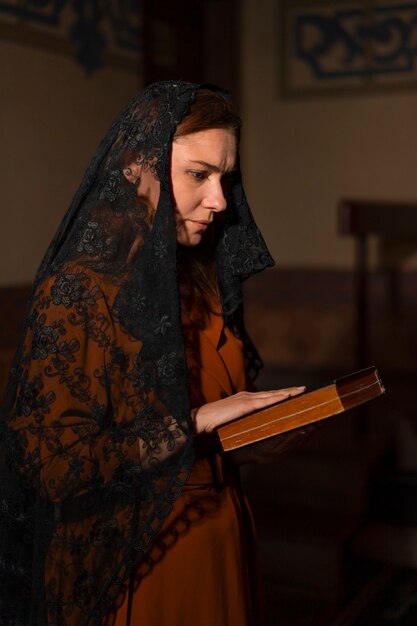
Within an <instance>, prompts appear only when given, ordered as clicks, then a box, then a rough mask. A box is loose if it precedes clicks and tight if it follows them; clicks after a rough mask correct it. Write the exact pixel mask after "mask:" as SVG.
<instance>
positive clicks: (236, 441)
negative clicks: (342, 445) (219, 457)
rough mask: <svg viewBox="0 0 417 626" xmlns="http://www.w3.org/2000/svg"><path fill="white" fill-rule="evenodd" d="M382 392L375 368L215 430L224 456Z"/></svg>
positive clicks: (315, 420)
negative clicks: (229, 451) (224, 453)
mask: <svg viewBox="0 0 417 626" xmlns="http://www.w3.org/2000/svg"><path fill="white" fill-rule="evenodd" d="M384 391H385V389H384V386H383V384H382V382H381V379H380V378H379V375H378V371H377V370H376V368H375V367H368V368H366V369H364V370H360V371H359V372H355V373H354V374H350V375H349V376H344V377H343V378H339V379H337V380H335V382H334V383H333V385H328V386H327V387H321V388H320V389H316V390H314V391H310V392H307V393H304V394H302V395H300V396H295V397H293V398H289V399H288V400H284V402H279V403H277V404H273V405H272V406H269V407H267V408H266V409H261V410H260V411H255V412H254V413H250V414H249V415H244V416H243V417H239V418H238V419H236V420H233V421H232V422H229V423H227V424H224V425H223V426H220V427H219V428H218V429H217V434H218V436H219V439H220V443H221V446H222V448H223V450H224V451H225V452H227V451H228V450H234V449H235V448H241V447H243V446H246V445H248V444H250V443H255V442H256V441H261V440H262V439H267V438H268V437H274V436H275V435H279V434H281V433H285V432H287V431H289V430H294V429H296V428H301V427H302V426H306V425H308V424H312V423H314V422H318V421H319V420H323V419H326V418H327V417H331V416H332V415H337V414H338V413H343V412H344V411H347V410H348V409H353V408H354V407H356V406H359V405H360V404H363V403H364V402H368V401H369V400H373V399H374V398H377V397H378V396H380V395H381V394H383V393H384Z"/></svg>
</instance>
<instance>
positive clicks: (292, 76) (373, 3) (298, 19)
mask: <svg viewBox="0 0 417 626" xmlns="http://www.w3.org/2000/svg"><path fill="white" fill-rule="evenodd" d="M283 2H284V12H283V15H282V17H283V27H284V28H283V40H284V49H283V63H284V67H283V79H284V91H286V93H287V94H291V92H293V93H296V92H297V91H299V92H301V91H317V90H320V91H323V90H324V91H331V90H333V91H335V90H345V89H349V90H363V89H368V90H369V89H370V88H371V89H373V90H374V89H376V88H378V87H380V88H387V87H393V86H394V85H395V86H397V87H398V86H405V85H407V86H410V85H411V84H413V85H417V1H416V2H408V3H406V2H399V3H395V2H392V1H391V2H386V0H385V1H384V0H380V1H378V0H356V1H346V2H343V3H341V2H340V0H332V1H327V2H315V1H314V0H313V1H311V0H310V2H306V1H304V2H300V1H297V0H283Z"/></svg>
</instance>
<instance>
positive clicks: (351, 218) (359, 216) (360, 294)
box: [338, 199, 417, 368]
mask: <svg viewBox="0 0 417 626" xmlns="http://www.w3.org/2000/svg"><path fill="white" fill-rule="evenodd" d="M338 232H339V233H340V234H341V235H350V236H352V237H354V239H355V248H356V249H355V274H356V281H355V317H356V320H355V327H356V328H355V361H356V365H357V366H358V368H359V367H364V366H366V365H369V358H370V341H369V325H368V321H369V318H368V313H369V274H370V267H369V243H370V237H371V236H377V237H378V239H379V243H380V258H379V264H380V266H382V268H383V269H384V271H385V272H386V274H387V280H388V288H389V307H390V311H391V313H392V314H394V315H395V314H396V313H397V312H398V305H399V298H398V273H399V269H400V264H401V261H403V260H404V258H405V257H406V256H407V255H408V254H409V253H410V252H411V251H416V250H417V203H412V202H409V203H406V202H385V201H384V202H379V201H370V200H353V199H343V200H341V201H340V202H339V205H338ZM395 244H399V245H398V246H397V253H396V254H395V253H393V250H395Z"/></svg>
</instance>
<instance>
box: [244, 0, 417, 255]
mask: <svg viewBox="0 0 417 626" xmlns="http://www.w3.org/2000/svg"><path fill="white" fill-rule="evenodd" d="M242 7H243V15H242V64H241V68H242V70H241V71H242V112H243V118H244V123H245V126H244V133H243V136H244V143H243V146H242V150H243V167H244V172H245V181H246V187H247V192H248V195H249V200H250V201H251V204H252V206H253V209H254V212H255V213H256V216H257V219H258V222H259V225H260V226H261V229H262V230H263V231H264V232H265V233H266V239H267V242H268V244H269V245H270V248H271V251H272V253H273V255H274V257H275V258H276V260H277V261H278V262H279V264H280V265H285V266H289V267H297V266H301V267H306V266H309V267H323V266H325V267H348V266H349V265H350V264H351V261H352V256H353V248H352V243H351V242H350V241H348V240H344V239H341V238H339V237H338V236H337V233H336V205H337V202H338V200H339V199H340V198H341V197H344V196H352V197H359V198H373V199H394V200H397V199H398V200H413V201H415V200H416V198H417V176H416V164H417V116H416V111H417V92H416V91H409V92H397V93H395V92H393V93H390V94H384V95H359V96H349V97H348V96H343V97H327V98H326V97H324V96H321V97H320V98H317V99H309V100H300V99H299V100H283V99H282V98H281V97H280V95H279V57H278V54H279V50H280V46H279V2H278V1H277V0H258V2H256V3H255V2H252V0H243V2H242ZM393 219H395V216H393Z"/></svg>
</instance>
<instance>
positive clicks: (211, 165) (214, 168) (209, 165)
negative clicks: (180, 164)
mask: <svg viewBox="0 0 417 626" xmlns="http://www.w3.org/2000/svg"><path fill="white" fill-rule="evenodd" d="M189 162H190V163H198V165H202V166H203V167H206V168H207V169H209V170H212V171H213V172H218V173H219V174H228V173H229V172H235V171H236V164H234V165H233V167H232V168H231V169H230V170H224V169H222V168H220V167H219V166H218V165H214V163H208V162H207V161H198V160H195V159H189Z"/></svg>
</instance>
